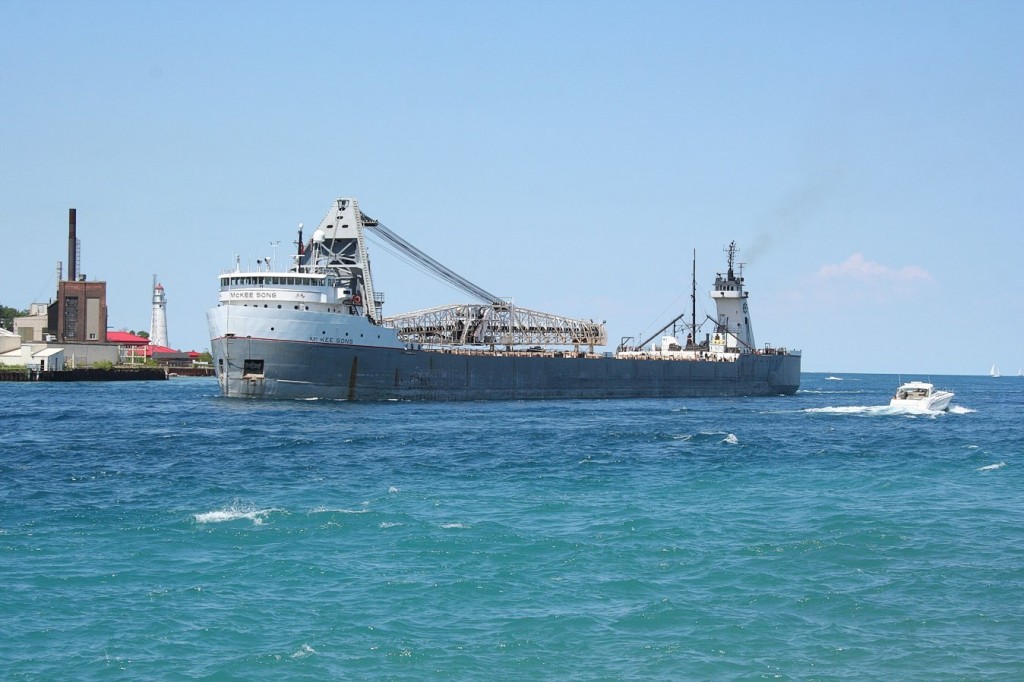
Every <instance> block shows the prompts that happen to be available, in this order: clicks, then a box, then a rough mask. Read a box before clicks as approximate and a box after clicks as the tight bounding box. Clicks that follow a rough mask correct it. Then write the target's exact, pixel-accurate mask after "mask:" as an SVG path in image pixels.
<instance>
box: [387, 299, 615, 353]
mask: <svg viewBox="0 0 1024 682" xmlns="http://www.w3.org/2000/svg"><path fill="white" fill-rule="evenodd" d="M384 324H385V325H386V326H389V327H394V328H395V329H396V330H398V336H399V338H401V339H402V340H403V341H406V342H408V343H420V344H424V345H432V346H491V347H492V348H493V347H495V346H505V347H507V348H509V349H512V348H514V347H515V346H531V345H546V346H559V345H560V346H573V347H574V348H575V349H576V350H577V351H578V350H579V348H580V346H586V347H587V348H588V350H589V352H593V350H594V346H603V345H605V343H607V333H606V331H605V327H604V324H602V323H600V322H594V321H593V320H576V319H572V318H569V317H561V316H559V315H552V314H550V313H542V312H538V311H536V310H528V309H526V308H518V307H516V306H514V305H512V304H507V303H506V304H502V305H497V304H494V305H477V304H460V305H451V306H441V307H438V308H428V309H426V310H418V311H415V312H411V313H405V314H402V315H395V316H393V317H386V318H384Z"/></svg>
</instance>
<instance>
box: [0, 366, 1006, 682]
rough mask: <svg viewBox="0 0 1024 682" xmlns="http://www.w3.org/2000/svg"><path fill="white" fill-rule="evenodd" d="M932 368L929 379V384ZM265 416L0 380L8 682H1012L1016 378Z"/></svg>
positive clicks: (132, 390) (189, 389) (814, 381)
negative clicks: (915, 392)
mask: <svg viewBox="0 0 1024 682" xmlns="http://www.w3.org/2000/svg"><path fill="white" fill-rule="evenodd" d="M921 378H924V377H921ZM932 379H933V380H934V381H935V383H937V384H940V385H941V386H943V387H945V388H949V389H951V390H953V391H955V392H956V394H957V396H956V398H954V400H953V409H951V410H950V412H948V413H940V414H925V415H913V414H908V413H905V412H900V411H898V410H893V409H891V408H889V407H887V404H888V398H889V394H890V393H891V392H892V391H893V390H894V389H895V387H896V385H897V384H898V379H897V377H894V376H880V375H842V380H826V379H825V375H805V376H804V382H803V387H802V389H801V391H800V393H798V394H797V395H796V396H795V397H789V398H768V399H764V398H759V399H714V400H705V399H688V400H635V401H591V402H585V401H566V402H533V403H531V402H500V403H484V402H480V403H468V404H415V403H384V404H369V405H359V404H347V403H340V402H282V403H258V402H248V401H238V400H227V399H224V398H221V397H219V396H218V395H217V393H216V385H215V383H214V382H213V381H212V380H205V379H176V380H171V381H169V382H159V383H138V384H102V383H82V384H64V385H60V384H0V400H2V401H3V404H4V406H5V409H4V414H3V416H2V417H0V431H2V433H3V446H2V447H3V454H2V456H0V577H2V580H3V591H2V592H0V594H2V596H0V659H2V660H3V663H4V665H3V668H4V670H5V672H4V673H3V676H4V677H6V678H7V679H72V678H73V679H85V680H90V679H98V680H99V679H102V680H109V679H159V678H178V679H186V678H201V677H210V678H213V679H245V680H252V679H266V680H276V679H282V678H284V679H376V678H384V679H410V680H412V679H497V678H502V679H542V678H543V679H581V680H582V679H587V680H589V679H665V680H678V679H727V678H749V679H759V678H781V679H839V678H851V677H854V678H861V679H863V678H873V679H880V678H883V677H887V678H893V677H897V678H904V679H906V678H915V679H959V678H967V679H982V678H1021V677H1022V676H1024V663H1022V660H1024V657H1022V656H1021V654H1020V650H1019V643H1020V641H1022V640H1024V599H1022V598H1021V597H1020V595H1021V594H1024V504H1022V502H1024V500H1022V496H1024V495H1022V492H1021V491H1022V490H1024V475H1022V470H1024V466H1022V447H1024V430H1022V429H1021V426H1020V421H1019V420H1020V417H1019V415H1020V414H1021V412H1022V408H1024V379H1017V378H1016V377H1004V378H1000V379H990V378H988V377H933V378H932Z"/></svg>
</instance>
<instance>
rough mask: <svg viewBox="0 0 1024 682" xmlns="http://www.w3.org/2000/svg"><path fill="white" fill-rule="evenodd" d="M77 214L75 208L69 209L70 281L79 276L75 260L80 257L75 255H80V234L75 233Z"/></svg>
mask: <svg viewBox="0 0 1024 682" xmlns="http://www.w3.org/2000/svg"><path fill="white" fill-rule="evenodd" d="M76 220H77V218H76V216H75V209H73V208H69V209H68V281H69V282H74V281H75V279H76V278H77V277H78V273H77V272H75V261H77V260H78V259H77V258H75V256H77V255H78V236H77V235H76V234H75V228H76V225H75V223H76Z"/></svg>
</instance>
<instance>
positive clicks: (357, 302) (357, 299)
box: [352, 294, 363, 305]
mask: <svg viewBox="0 0 1024 682" xmlns="http://www.w3.org/2000/svg"><path fill="white" fill-rule="evenodd" d="M362 302H363V297H362V296H360V295H359V294H356V295H355V296H353V297H352V305H361V304H362Z"/></svg>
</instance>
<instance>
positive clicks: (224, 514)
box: [195, 506, 280, 526]
mask: <svg viewBox="0 0 1024 682" xmlns="http://www.w3.org/2000/svg"><path fill="white" fill-rule="evenodd" d="M275 511H280V510H279V509H249V508H240V507H234V506H233V507H228V508H227V509H218V510H216V511H210V512H204V513H202V514H196V515H195V520H196V523H224V522H225V521H237V520H238V519H247V520H249V521H252V524H253V525H254V526H259V525H262V523H263V520H264V519H266V518H267V516H269V515H270V514H271V512H275Z"/></svg>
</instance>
